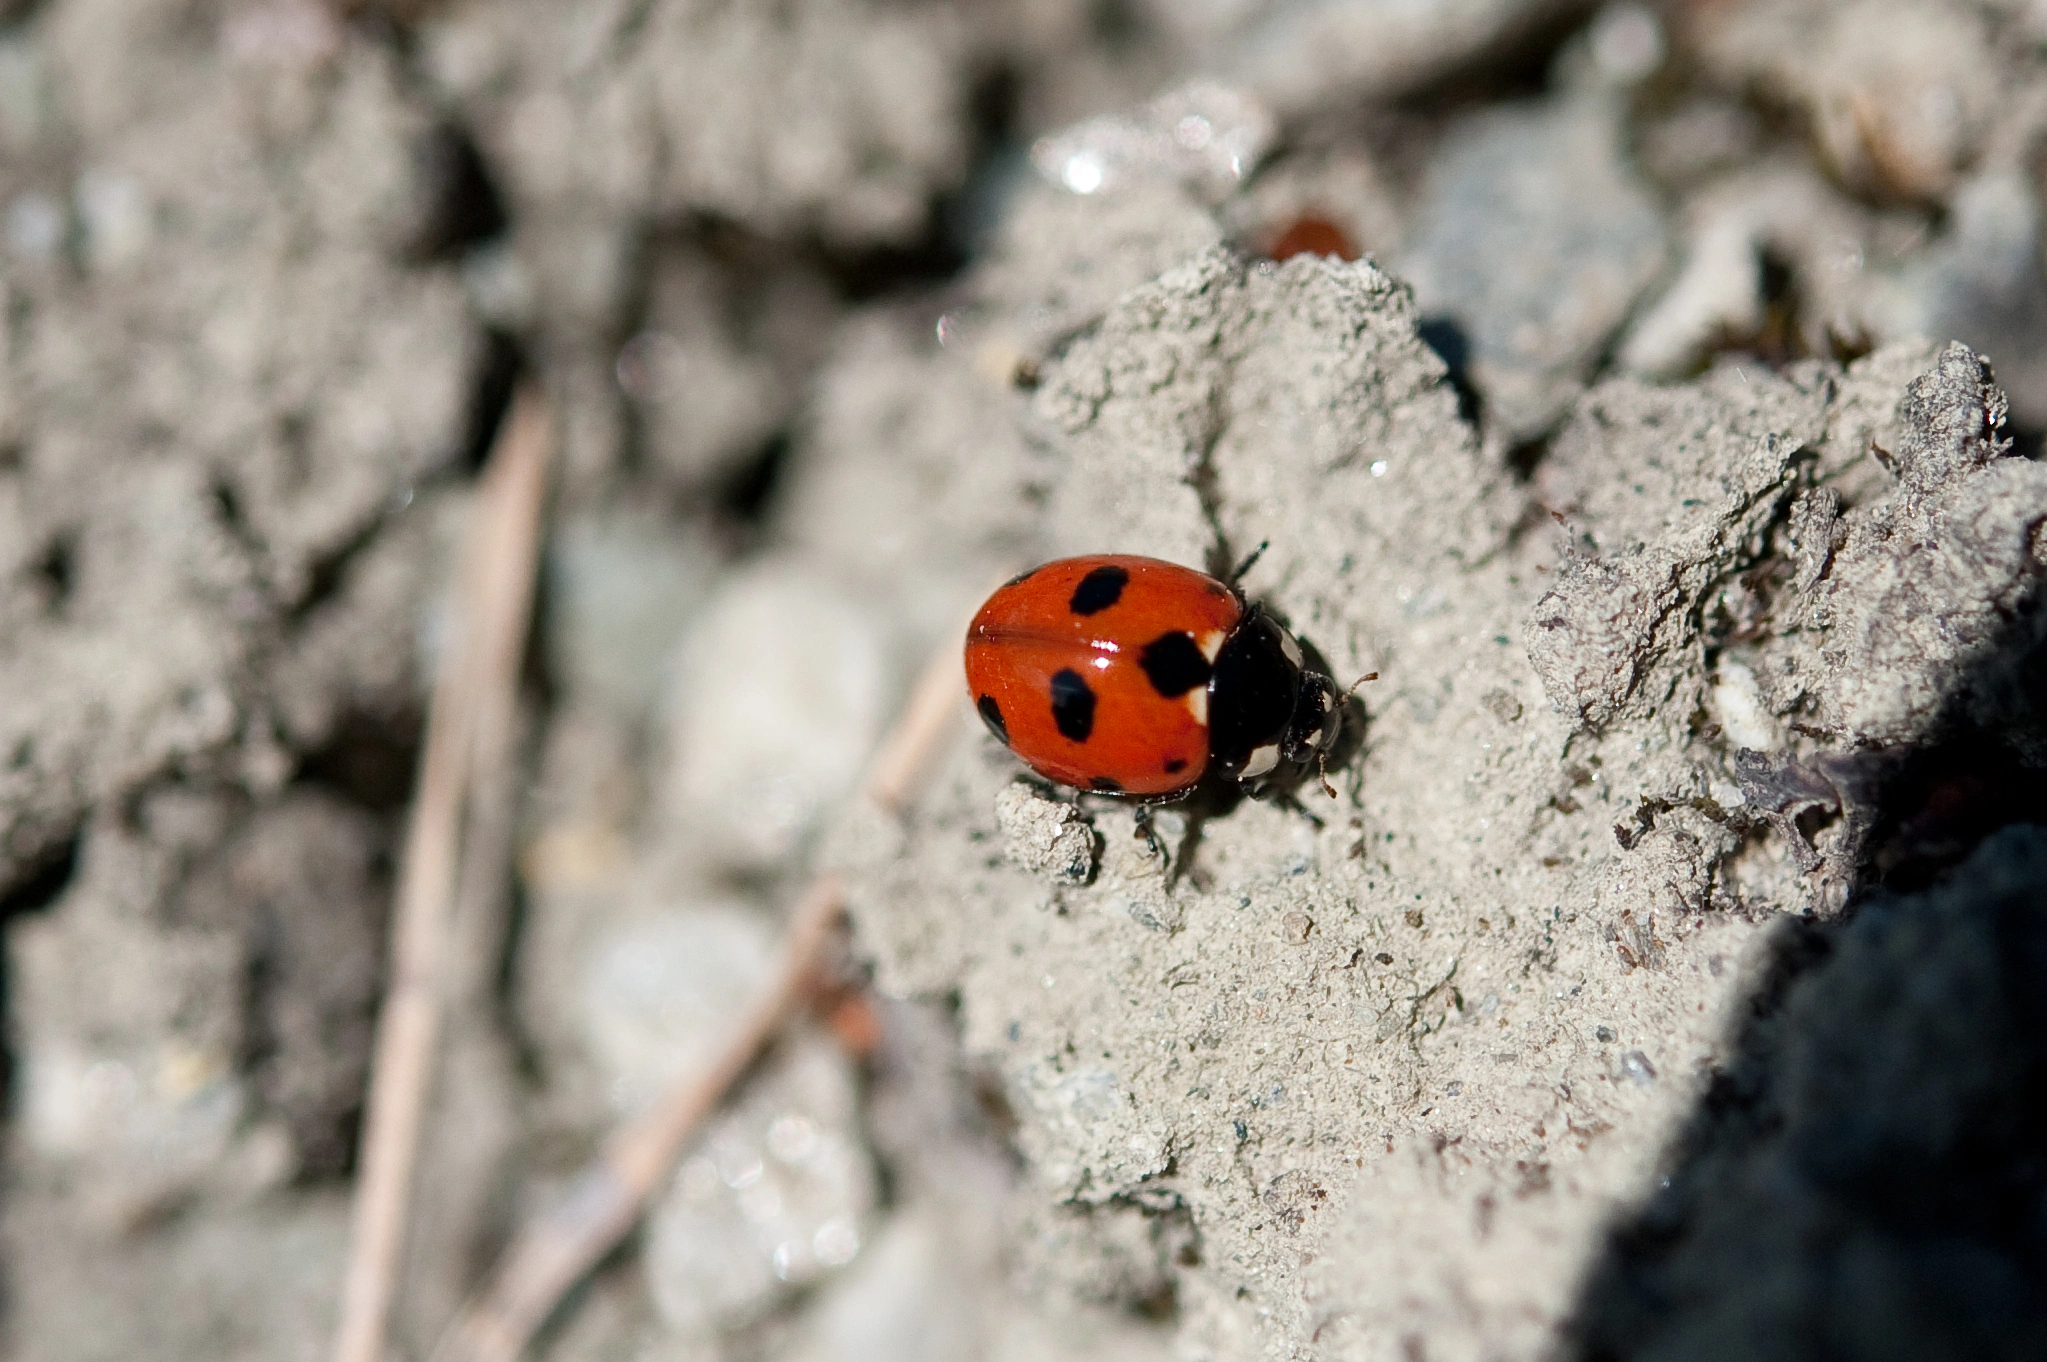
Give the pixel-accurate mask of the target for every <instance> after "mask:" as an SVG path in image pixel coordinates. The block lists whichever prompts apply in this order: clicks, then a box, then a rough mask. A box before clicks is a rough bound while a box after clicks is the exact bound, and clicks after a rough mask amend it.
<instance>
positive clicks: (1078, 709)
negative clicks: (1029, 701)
mask: <svg viewBox="0 0 2047 1362" xmlns="http://www.w3.org/2000/svg"><path fill="white" fill-rule="evenodd" d="M1052 722H1053V723H1055V724H1057V725H1058V726H1059V733H1060V736H1062V737H1065V738H1069V739H1071V740H1072V741H1074V742H1086V741H1087V736H1088V734H1090V733H1092V732H1094V731H1095V693H1094V692H1093V691H1091V690H1089V689H1088V684H1087V678H1086V677H1084V676H1082V675H1081V674H1080V673H1079V672H1077V671H1074V670H1073V669H1072V668H1071V667H1068V668H1065V669H1063V670H1061V671H1057V672H1054V673H1053V674H1052Z"/></svg>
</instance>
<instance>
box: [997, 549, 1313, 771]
mask: <svg viewBox="0 0 2047 1362" xmlns="http://www.w3.org/2000/svg"><path fill="white" fill-rule="evenodd" d="M1246 566H1248V564H1247V565H1246ZM967 689H968V692H969V693H970V694H971V695H972V696H973V697H974V707H975V708H976V709H977V710H979V711H980V713H981V718H982V720H983V721H984V722H985V723H986V724H987V725H988V729H989V731H990V732H992V733H993V734H994V735H995V736H996V737H997V738H999V739H1000V740H1001V741H1002V742H1003V743H1004V744H1005V745H1006V746H1008V747H1009V748H1010V749H1011V750H1012V751H1014V752H1015V753H1016V754H1017V755H1018V756H1019V757H1022V758H1023V759H1024V761H1025V762H1026V763H1027V764H1028V765H1029V766H1030V768H1031V769H1032V770H1034V771H1036V772H1037V773H1038V774H1039V775H1042V776H1045V777H1047V778H1048V779H1051V780H1056V781H1058V782H1060V783H1061V784H1064V785H1072V786H1076V787H1078V788H1080V789H1083V790H1098V791H1100V792H1102V793H1104V794H1116V795H1129V796H1132V797H1135V798H1141V799H1143V800H1145V801H1146V802H1159V801H1163V800H1168V799H1174V798H1178V797H1179V796H1181V795H1184V794H1186V793H1188V792H1189V791H1191V790H1193V789H1194V787H1195V786H1197V785H1199V784H1201V783H1202V781H1203V780H1204V778H1206V779H1209V780H1220V781H1234V782H1240V783H1253V782H1255V783H1256V784H1255V786H1254V790H1253V792H1254V793H1255V792H1257V790H1258V789H1262V788H1263V787H1264V786H1267V785H1281V784H1284V783H1286V782H1288V781H1290V780H1293V779H1297V778H1298V777H1299V776H1301V775H1302V774H1304V773H1305V772H1306V770H1307V768H1308V766H1309V765H1310V764H1313V765H1315V766H1316V767H1317V769H1320V767H1321V766H1322V765H1323V764H1325V763H1326V762H1327V761H1328V756H1329V749H1330V747H1331V745H1332V744H1333V743H1335V741H1336V735H1337V731H1338V729H1339V728H1340V727H1341V725H1342V700H1341V694H1342V693H1341V692H1339V691H1338V690H1337V688H1336V686H1335V684H1334V683H1333V682H1332V681H1331V680H1330V679H1329V678H1328V677H1327V676H1325V675H1323V674H1322V673H1321V672H1319V671H1317V670H1315V669H1314V668H1312V667H1309V666H1306V665H1304V664H1303V663H1302V660H1301V645H1300V644H1299V643H1297V642H1295V640H1294V636H1293V635H1292V634H1290V633H1288V632H1287V631H1286V630H1285V629H1284V628H1282V627H1281V625H1280V624H1279V622H1278V621H1277V620H1275V619H1273V618H1272V616H1270V615H1268V614H1266V613H1265V612H1264V610H1262V609H1260V608H1259V607H1258V606H1256V605H1252V604H1249V603H1247V602H1246V601H1245V600H1244V598H1243V597H1242V596H1241V595H1239V594H1238V593H1237V591H1236V590H1235V589H1234V588H1233V587H1230V586H1226V585H1224V584H1223V583H1222V582H1219V581H1217V580H1216V579H1215V578H1213V577H1210V576H1208V575H1207V574H1206V573H1201V572H1196V571H1194V570H1193V569H1192V568H1184V567H1180V566H1178V565H1177V564H1174V563H1165V562H1160V561H1159V560H1158V559H1156V558H1139V557H1134V556H1132V555H1129V554H1093V555H1090V556H1087V557H1084V558H1061V559H1059V560H1058V561H1057V562H1052V563H1047V564H1045V565H1044V566H1043V567H1039V568H1033V569H1032V570H1031V571H1029V572H1026V573H1024V574H1023V575H1022V576H1021V577H1017V578H1014V579H1012V580H1011V581H1010V582H1008V583H1007V584H1006V585H1004V586H1003V587H1001V588H1000V589H999V590H997V591H996V593H995V594H994V595H992V596H990V597H989V598H988V601H987V604H985V605H983V606H982V607H981V610H980V613H979V614H977V615H975V616H974V622H973V624H972V625H971V626H969V628H968V630H967ZM1331 793H1332V794H1333V793H1334V791H1331Z"/></svg>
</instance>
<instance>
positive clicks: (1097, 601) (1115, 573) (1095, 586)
mask: <svg viewBox="0 0 2047 1362" xmlns="http://www.w3.org/2000/svg"><path fill="white" fill-rule="evenodd" d="M1129 582H1130V570H1129V569H1128V568H1119V567H1116V566H1114V565H1113V564H1105V565H1103V566H1102V567H1098V568H1096V569H1095V570H1094V571H1093V572H1090V573H1089V574H1088V575H1087V576H1085V577H1083V578H1081V579H1080V585H1079V586H1076V587H1075V588H1073V599H1071V600H1069V601H1068V602H1066V604H1067V607H1068V608H1069V609H1071V610H1072V611H1073V613H1074V614H1076V615H1095V614H1100V613H1101V612H1102V611H1104V610H1107V609H1108V608H1109V607H1110V606H1112V605H1114V604H1115V603H1116V602H1117V601H1119V600H1121V599H1123V588H1124V587H1125V586H1127V585H1128V584H1129Z"/></svg>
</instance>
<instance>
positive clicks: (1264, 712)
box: [1208, 605, 1343, 786]
mask: <svg viewBox="0 0 2047 1362" xmlns="http://www.w3.org/2000/svg"><path fill="white" fill-rule="evenodd" d="M1342 726H1343V704H1342V697H1341V694H1340V693H1339V692H1338V691H1337V689H1336V685H1335V683H1334V682H1332V681H1331V680H1330V679H1329V678H1328V677H1327V676H1325V675H1323V674H1322V673H1321V672H1319V671H1317V670H1316V669H1315V668H1313V667H1310V666H1307V665H1306V664H1305V663H1304V662H1303V660H1302V657H1301V645H1300V644H1299V643H1298V642H1297V641H1295V639H1294V636H1293V635H1292V634H1290V633H1288V632H1287V630H1286V628H1285V627H1284V626H1282V625H1281V624H1280V623H1279V621H1278V620H1275V619H1273V618H1272V616H1270V615H1268V614H1266V613H1265V612H1264V611H1263V610H1261V609H1259V608H1258V607H1257V606H1255V605H1254V606H1252V607H1251V608H1250V610H1249V611H1247V612H1246V614H1245V616H1244V619H1243V622H1242V623H1240V624H1239V625H1238V626H1237V628H1236V631H1235V632H1234V633H1232V634H1231V635H1230V638H1229V641H1228V642H1227V643H1225V644H1224V645H1223V648H1222V652H1221V653H1220V654H1218V655H1217V657H1216V660H1215V672H1214V674H1213V676H1212V677H1211V678H1210V680H1209V683H1208V739H1209V769H1210V771H1211V772H1213V773H1214V774H1215V775H1217V776H1220V777H1222V778H1224V779H1226V780H1236V781H1243V782H1245V783H1247V784H1250V783H1255V784H1257V785H1259V786H1267V785H1279V786H1285V785H1288V784H1290V783H1292V782H1293V781H1296V780H1298V779H1300V778H1301V777H1302V776H1303V775H1305V774H1307V772H1308V771H1310V770H1319V769H1321V767H1322V765H1323V764H1324V763H1325V762H1326V761H1327V759H1328V755H1329V751H1330V749H1331V748H1332V747H1333V746H1334V745H1335V742H1336V737H1337V733H1338V731H1339V730H1340V729H1341V728H1342Z"/></svg>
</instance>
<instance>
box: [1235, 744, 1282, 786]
mask: <svg viewBox="0 0 2047 1362" xmlns="http://www.w3.org/2000/svg"><path fill="white" fill-rule="evenodd" d="M1277 765H1279V744H1278V743H1273V742H1269V743H1267V744H1265V746H1263V747H1254V748H1252V749H1251V760H1249V761H1247V762H1245V763H1244V774H1243V776H1242V779H1244V780H1251V779H1253V778H1255V777H1257V776H1262V775H1264V774H1265V773H1266V772H1267V771H1270V770H1271V769H1272V768H1273V767H1275V766H1277Z"/></svg>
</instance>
